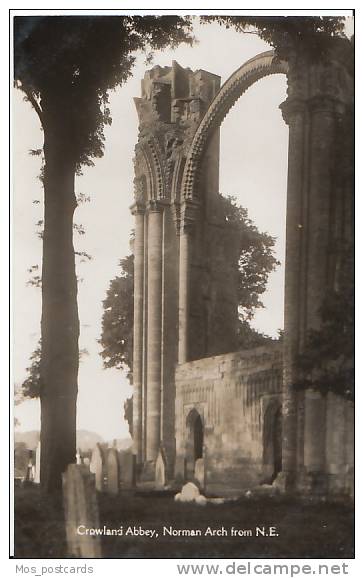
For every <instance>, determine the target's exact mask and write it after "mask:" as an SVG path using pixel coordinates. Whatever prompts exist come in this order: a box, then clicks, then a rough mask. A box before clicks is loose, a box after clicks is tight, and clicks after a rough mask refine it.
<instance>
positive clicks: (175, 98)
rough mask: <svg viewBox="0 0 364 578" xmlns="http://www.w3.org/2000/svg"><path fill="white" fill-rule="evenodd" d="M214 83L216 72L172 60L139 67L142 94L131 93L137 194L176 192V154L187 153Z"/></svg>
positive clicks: (171, 196) (158, 195)
mask: <svg viewBox="0 0 364 578" xmlns="http://www.w3.org/2000/svg"><path fill="white" fill-rule="evenodd" d="M219 86H220V78H219V77H218V76H216V75H214V74H211V73H208V72H205V71H201V70H198V71H196V72H193V71H192V70H190V69H189V68H186V69H185V68H182V67H181V66H179V64H178V63H177V62H173V63H172V66H171V67H168V66H166V67H160V66H155V67H154V68H153V69H152V70H149V71H147V72H146V73H145V76H144V79H143V80H142V96H141V98H135V99H134V101H135V105H136V108H137V112H138V116H139V139H138V144H137V145H136V150H135V162H134V164H135V175H136V179H135V198H136V199H137V200H141V199H152V198H154V199H171V200H174V199H177V198H179V191H178V190H177V189H178V187H180V183H181V177H179V176H178V174H176V173H178V171H180V170H182V169H183V163H181V159H183V158H184V157H186V156H187V153H188V150H189V148H190V145H191V142H192V139H193V137H194V134H195V132H196V130H197V127H198V125H199V123H200V122H201V120H202V117H203V116H204V114H205V111H206V109H207V107H208V105H209V104H210V102H211V100H212V99H213V98H214V97H215V95H216V93H217V91H218V89H219ZM143 175H144V176H145V181H146V185H145V186H144V184H143ZM143 187H144V188H143Z"/></svg>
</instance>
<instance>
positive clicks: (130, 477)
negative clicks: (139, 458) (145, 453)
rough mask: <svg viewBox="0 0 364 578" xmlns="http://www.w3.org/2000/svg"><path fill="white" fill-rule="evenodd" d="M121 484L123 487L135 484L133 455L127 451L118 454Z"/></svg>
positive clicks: (130, 486) (126, 487)
mask: <svg viewBox="0 0 364 578" xmlns="http://www.w3.org/2000/svg"><path fill="white" fill-rule="evenodd" d="M119 463H120V479H121V486H122V487H123V488H125V489H128V488H133V487H134V486H135V455H133V454H132V453H131V452H129V451H123V452H120V454H119Z"/></svg>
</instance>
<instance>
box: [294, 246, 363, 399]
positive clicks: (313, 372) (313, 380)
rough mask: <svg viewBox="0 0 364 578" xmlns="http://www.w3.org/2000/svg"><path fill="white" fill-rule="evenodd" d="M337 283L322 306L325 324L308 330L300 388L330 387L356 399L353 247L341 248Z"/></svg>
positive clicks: (300, 363) (301, 358) (324, 391)
mask: <svg viewBox="0 0 364 578" xmlns="http://www.w3.org/2000/svg"><path fill="white" fill-rule="evenodd" d="M340 265H341V270H340V272H339V278H338V280H337V283H336V287H335V288H332V289H331V290H329V291H327V294H326V295H325V297H324V299H323V301H322V305H321V308H320V318H321V325H320V328H319V329H312V330H310V331H309V332H308V334H307V339H306V343H305V348H304V350H303V352H302V353H301V354H300V355H299V357H298V360H297V366H298V370H299V375H300V378H299V379H298V381H297V383H296V384H295V386H296V388H297V389H307V388H311V389H314V390H317V391H320V392H321V393H322V394H327V393H328V392H329V391H332V392H333V393H336V394H337V395H340V396H341V397H344V398H346V399H349V400H351V401H353V400H354V275H353V272H354V260H353V247H349V246H345V247H344V248H343V249H342V251H341V252H340Z"/></svg>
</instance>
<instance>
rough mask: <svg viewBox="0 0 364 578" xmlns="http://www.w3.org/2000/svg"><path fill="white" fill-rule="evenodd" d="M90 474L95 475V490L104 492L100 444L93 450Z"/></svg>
mask: <svg viewBox="0 0 364 578" xmlns="http://www.w3.org/2000/svg"><path fill="white" fill-rule="evenodd" d="M90 472H91V473H92V474H95V485H96V490H98V491H99V492H102V491H103V490H104V453H103V451H102V449H101V446H100V444H96V447H95V448H94V449H93V452H92V456H91V462H90Z"/></svg>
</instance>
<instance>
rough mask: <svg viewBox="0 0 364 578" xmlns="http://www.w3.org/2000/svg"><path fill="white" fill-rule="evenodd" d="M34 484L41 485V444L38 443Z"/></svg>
mask: <svg viewBox="0 0 364 578" xmlns="http://www.w3.org/2000/svg"><path fill="white" fill-rule="evenodd" d="M34 483H35V484H40V442H38V445H37V449H36V452H35V473H34Z"/></svg>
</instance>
